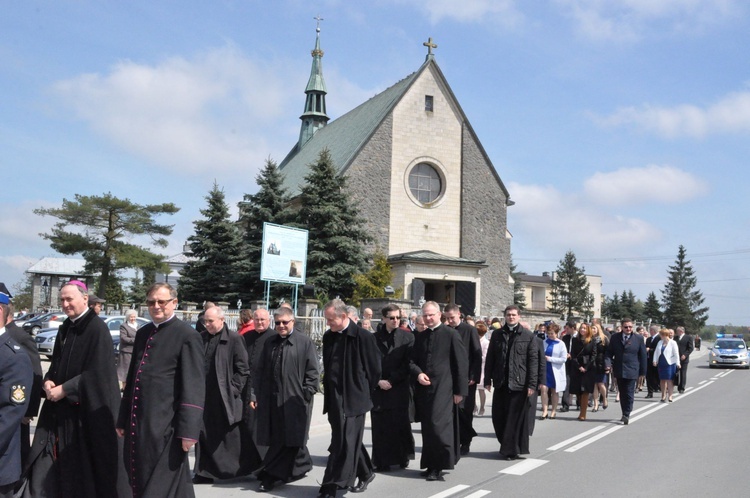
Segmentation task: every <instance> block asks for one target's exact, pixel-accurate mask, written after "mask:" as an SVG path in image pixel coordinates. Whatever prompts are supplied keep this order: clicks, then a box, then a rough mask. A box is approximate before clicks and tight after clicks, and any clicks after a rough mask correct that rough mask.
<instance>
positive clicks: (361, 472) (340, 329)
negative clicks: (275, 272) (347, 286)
mask: <svg viewBox="0 0 750 498" xmlns="http://www.w3.org/2000/svg"><path fill="white" fill-rule="evenodd" d="M323 313H324V315H325V318H326V323H327V324H328V327H329V328H328V330H327V331H326V332H325V334H323V371H324V372H325V374H324V377H323V385H324V391H323V392H324V397H323V413H327V414H328V422H329V423H330V424H331V445H330V446H329V450H328V451H329V455H328V462H327V464H326V470H325V473H324V474H323V483H322V484H321V486H320V491H319V495H318V496H319V497H322V498H325V497H330V496H336V493H337V492H338V490H339V489H346V488H349V490H350V491H352V492H355V493H359V492H362V491H365V490H366V489H367V486H368V485H369V484H370V482H372V480H373V479H374V478H375V473H374V472H373V467H372V462H371V461H370V455H369V454H368V453H367V449H366V448H365V446H364V444H362V436H363V435H364V431H365V416H366V415H367V412H368V411H370V409H371V408H372V398H371V394H370V393H371V392H372V391H373V390H374V389H375V388H376V387H377V384H378V380H380V352H379V351H378V347H377V344H376V343H375V337H374V336H373V334H372V333H370V332H368V331H367V330H365V329H363V328H362V327H359V326H358V325H357V324H356V323H354V322H353V321H351V320H350V319H349V317H348V316H347V310H346V304H344V302H343V301H341V300H340V299H334V300H333V301H330V302H329V303H328V304H326V305H325V308H324V309H323ZM355 478H359V482H358V483H357V484H356V485H354V480H355Z"/></svg>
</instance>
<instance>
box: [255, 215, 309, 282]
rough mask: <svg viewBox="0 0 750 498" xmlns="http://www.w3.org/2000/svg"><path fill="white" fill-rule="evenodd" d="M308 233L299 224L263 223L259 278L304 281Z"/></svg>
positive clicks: (272, 280)
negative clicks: (294, 225) (296, 225)
mask: <svg viewBox="0 0 750 498" xmlns="http://www.w3.org/2000/svg"><path fill="white" fill-rule="evenodd" d="M307 234H308V232H307V230H303V229H300V228H292V227H287V226H283V225H275V224H273V223H263V250H262V252H261V262H260V279H261V280H265V281H271V282H284V283H288V284H302V285H304V283H305V269H306V267H307Z"/></svg>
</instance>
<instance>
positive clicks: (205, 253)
mask: <svg viewBox="0 0 750 498" xmlns="http://www.w3.org/2000/svg"><path fill="white" fill-rule="evenodd" d="M205 199H206V201H208V207H207V208H206V209H201V214H202V215H203V216H204V217H205V219H201V220H196V221H194V222H193V225H194V226H195V233H194V234H193V235H191V236H190V238H188V244H189V245H190V249H191V250H192V252H193V254H192V255H193V256H194V257H195V258H196V259H195V260H194V261H190V262H188V263H187V264H186V265H185V267H184V268H183V270H182V278H180V288H179V292H180V299H181V300H183V301H194V302H199V303H200V302H203V301H227V302H229V303H232V304H234V302H235V301H236V300H237V298H238V297H239V292H238V286H237V283H236V280H235V272H236V270H237V264H238V261H239V260H240V259H241V258H242V237H241V236H240V231H239V229H238V228H237V225H236V224H235V223H233V222H232V221H230V219H229V206H228V205H227V203H226V201H225V199H224V190H222V189H219V186H218V185H217V184H216V182H214V186H213V188H212V189H211V191H210V192H209V193H208V195H207V196H206V197H205Z"/></svg>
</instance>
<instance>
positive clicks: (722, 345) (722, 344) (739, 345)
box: [716, 340, 745, 349]
mask: <svg viewBox="0 0 750 498" xmlns="http://www.w3.org/2000/svg"><path fill="white" fill-rule="evenodd" d="M716 347H717V348H718V349H745V343H744V342H742V341H727V340H719V341H716Z"/></svg>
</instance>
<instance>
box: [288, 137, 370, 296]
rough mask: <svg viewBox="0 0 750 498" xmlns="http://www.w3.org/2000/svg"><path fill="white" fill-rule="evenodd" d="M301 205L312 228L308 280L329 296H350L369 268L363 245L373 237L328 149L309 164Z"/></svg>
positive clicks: (300, 215) (302, 223) (300, 213)
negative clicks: (338, 173) (338, 172)
mask: <svg viewBox="0 0 750 498" xmlns="http://www.w3.org/2000/svg"><path fill="white" fill-rule="evenodd" d="M300 205H301V207H300V210H299V211H298V217H297V220H298V223H299V224H300V226H302V227H303V228H306V229H307V230H309V231H310V238H309V241H308V247H307V282H308V283H309V284H312V285H314V286H315V287H316V291H317V292H321V291H322V292H323V293H325V294H326V295H328V296H329V297H335V296H337V295H338V296H340V297H341V298H342V299H345V300H346V299H349V298H350V297H351V296H352V294H353V293H354V288H355V286H356V284H355V282H354V275H355V274H357V273H362V272H364V271H366V270H367V255H366V254H365V251H364V246H365V244H367V242H369V240H370V237H369V236H368V235H367V232H366V231H365V229H364V224H363V220H362V219H361V218H360V216H359V211H358V210H357V208H356V207H355V206H354V204H353V203H352V202H351V200H350V199H349V196H348V195H347V189H346V178H345V177H344V176H340V175H337V174H336V170H335V169H334V167H333V164H332V160H331V155H330V153H329V152H328V150H327V149H324V150H323V151H321V152H320V155H319V156H318V160H317V162H315V163H313V164H311V165H310V173H309V174H308V175H307V176H306V177H305V185H304V186H303V187H302V193H301V195H300Z"/></svg>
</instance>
